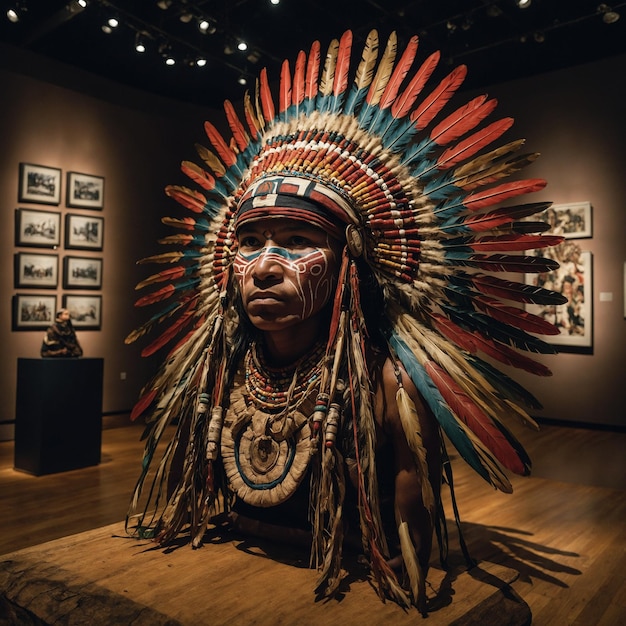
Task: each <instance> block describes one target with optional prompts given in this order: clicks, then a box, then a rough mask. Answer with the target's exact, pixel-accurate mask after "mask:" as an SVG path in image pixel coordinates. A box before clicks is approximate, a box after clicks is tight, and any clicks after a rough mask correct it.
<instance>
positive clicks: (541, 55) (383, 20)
mask: <svg viewBox="0 0 626 626" xmlns="http://www.w3.org/2000/svg"><path fill="white" fill-rule="evenodd" d="M83 4H86V6H85V7H84V8H83V7H82V6H80V3H79V0H16V1H3V2H2V6H3V11H2V14H1V15H0V41H3V42H5V43H8V44H11V45H14V46H17V47H21V48H24V49H26V50H29V51H32V52H35V53H37V54H38V55H43V56H45V57H50V58H53V59H56V60H59V61H62V62H64V63H67V64H70V65H73V66H76V67H79V68H81V69H84V70H87V71H89V72H92V73H94V74H97V75H101V76H105V77H107V78H109V79H112V80H114V81H117V82H119V83H123V84H126V85H132V86H134V87H137V88H139V89H142V90H144V91H147V92H150V93H154V94H158V95H162V96H167V97H169V98H174V99H177V100H181V101H184V102H190V103H195V104H199V105H207V106H211V107H217V106H219V105H220V104H221V102H222V101H223V100H224V98H226V97H229V98H232V99H237V98H238V97H239V96H240V95H241V94H243V91H244V90H245V89H246V88H249V87H250V86H251V85H252V86H253V85H254V77H255V76H256V75H258V72H259V71H260V69H261V68H263V67H267V69H268V72H269V75H270V77H275V78H276V77H278V76H279V73H280V63H281V61H282V60H283V59H284V58H289V59H290V60H292V61H293V60H294V59H295V57H296V55H297V53H298V51H299V50H300V49H305V50H308V48H309V46H310V44H311V42H312V41H313V40H314V39H319V40H320V41H321V43H322V47H325V46H326V45H328V43H329V42H330V40H331V39H332V38H335V37H339V36H340V35H341V34H342V33H343V31H344V30H346V29H348V28H349V29H351V30H352V31H353V34H354V41H355V43H354V49H355V50H359V49H360V47H361V46H362V45H363V42H364V40H365V37H366V36H367V33H368V32H369V31H370V30H371V29H372V28H376V29H378V31H379V33H380V35H381V38H386V37H387V36H388V34H389V33H390V32H391V31H393V30H395V31H396V32H397V34H398V39H399V47H400V49H402V48H403V47H404V45H405V44H406V42H407V41H408V40H409V38H410V37H411V36H412V35H413V34H418V35H419V37H420V48H421V50H422V54H424V58H425V55H426V54H429V53H430V52H432V51H434V50H441V51H442V59H443V60H442V67H443V68H444V69H447V68H449V66H450V65H457V64H460V63H466V64H467V65H468V67H469V75H468V79H467V80H466V83H465V85H466V86H467V87H470V88H479V87H482V86H484V85H490V84H494V83H498V82H502V81H505V80H509V79H514V78H521V77H527V76H531V75H534V74H537V73H542V72H546V71H551V70H554V69H560V68H564V67H570V66H573V65H578V64H581V63H587V62H590V61H595V60H599V59H602V58H606V57H610V56H613V55H617V54H622V53H626V0H620V1H617V0H614V1H613V2H609V4H610V7H609V6H608V5H607V4H606V3H605V4H601V3H600V2H598V1H597V0H591V1H590V0H560V1H559V0H532V1H531V3H530V6H528V7H527V8H524V9H520V8H519V7H518V6H517V1H516V0H412V1H409V0H280V3H279V4H278V5H272V4H271V2H270V0H114V1H109V0H84V2H83ZM15 6H17V7H18V11H19V13H20V19H19V21H17V22H11V21H10V20H9V19H7V17H6V15H5V14H6V11H7V9H8V8H10V7H15ZM609 9H612V11H613V12H614V13H615V14H619V13H622V14H623V15H622V16H621V19H618V20H617V21H613V22H612V23H607V22H611V20H610V19H609V16H610V15H611V14H610V13H608V14H607V12H608V11H609ZM605 14H606V15H605ZM113 16H115V17H116V18H117V19H118V20H119V25H118V26H117V27H116V28H113V29H112V32H111V33H108V34H107V33H106V32H104V31H103V28H102V27H103V25H105V23H106V22H107V20H108V19H109V18H110V17H113ZM613 17H614V16H613ZM603 18H604V19H603ZM200 19H206V20H207V21H208V22H209V24H210V26H209V29H208V31H207V32H206V33H205V34H203V33H201V32H200V30H199V28H198V24H199V20H200ZM138 37H145V39H146V51H145V52H144V53H142V54H140V53H138V52H136V51H135V41H136V39H137V38H138ZM240 39H244V40H245V41H247V42H248V45H249V47H248V50H247V51H245V52H241V51H239V50H237V48H236V45H237V43H238V42H239V40H240ZM166 54H171V55H172V58H173V59H175V61H176V62H175V64H174V65H172V66H167V65H166V64H165V56H164V55H166ZM357 54H358V53H357V52H355V53H354V55H355V56H356V55H357ZM201 57H202V58H204V59H206V65H205V66H204V67H199V66H198V65H197V63H196V62H197V60H198V59H199V58H201ZM242 77H243V78H247V80H248V87H243V86H240V85H239V84H238V81H239V80H240V79H241V78H242Z"/></svg>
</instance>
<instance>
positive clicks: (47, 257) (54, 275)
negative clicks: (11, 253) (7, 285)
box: [15, 252, 59, 289]
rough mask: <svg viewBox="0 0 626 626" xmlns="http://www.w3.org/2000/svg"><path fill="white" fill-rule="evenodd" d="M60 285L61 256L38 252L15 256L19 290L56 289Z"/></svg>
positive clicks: (22, 253) (19, 253) (21, 253)
mask: <svg viewBox="0 0 626 626" xmlns="http://www.w3.org/2000/svg"><path fill="white" fill-rule="evenodd" d="M58 284H59V256H58V255H57V254H42V253H36V252H18V253H16V254H15V287H16V288H17V289H56V288H57V286H58Z"/></svg>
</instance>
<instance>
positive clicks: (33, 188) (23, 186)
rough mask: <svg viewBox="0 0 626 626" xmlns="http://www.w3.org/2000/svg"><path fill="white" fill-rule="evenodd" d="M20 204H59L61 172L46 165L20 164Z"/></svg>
mask: <svg viewBox="0 0 626 626" xmlns="http://www.w3.org/2000/svg"><path fill="white" fill-rule="evenodd" d="M18 197H19V201H20V202H36V203H39V204H59V202H60V201H61V170H60V169H57V168H56V167H46V166H45V165H33V164H32V163H20V181H19V193H18Z"/></svg>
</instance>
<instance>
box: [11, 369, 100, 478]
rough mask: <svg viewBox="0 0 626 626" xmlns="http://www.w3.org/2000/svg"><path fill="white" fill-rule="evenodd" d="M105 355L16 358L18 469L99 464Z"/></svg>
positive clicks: (61, 468)
mask: <svg viewBox="0 0 626 626" xmlns="http://www.w3.org/2000/svg"><path fill="white" fill-rule="evenodd" d="M103 369H104V359H18V360H17V407H16V409H17V410H16V416H15V469H18V470H24V471H25V472H29V473H31V474H35V475H37V476H40V475H42V474H52V473H55V472H64V471H67V470H71V469H78V468H81V467H88V466H90V465H97V464H98V463H100V444H101V441H102V374H103Z"/></svg>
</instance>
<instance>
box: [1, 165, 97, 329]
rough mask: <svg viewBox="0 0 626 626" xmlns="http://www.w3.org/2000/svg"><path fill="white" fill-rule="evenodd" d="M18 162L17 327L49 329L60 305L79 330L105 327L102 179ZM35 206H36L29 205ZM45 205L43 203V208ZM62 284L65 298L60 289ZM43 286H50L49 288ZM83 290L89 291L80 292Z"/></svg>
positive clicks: (15, 312)
mask: <svg viewBox="0 0 626 626" xmlns="http://www.w3.org/2000/svg"><path fill="white" fill-rule="evenodd" d="M62 183H63V180H62V170H61V169H59V168H56V167H48V166H44V165H35V164H32V163H20V166H19V182H18V202H19V204H20V206H19V207H18V208H17V209H16V211H15V246H16V248H17V250H16V252H15V288H16V289H17V290H19V293H16V294H15V295H14V296H13V317H12V319H13V330H41V329H46V328H47V327H48V326H49V325H50V324H51V323H52V322H53V321H54V318H55V314H56V311H57V310H58V309H59V308H66V309H68V310H69V311H70V315H71V320H72V324H73V325H74V327H75V328H77V329H83V330H100V329H101V327H102V294H101V293H94V292H97V291H101V290H102V269H103V258H102V256H101V255H100V254H98V253H102V250H103V244H104V217H102V216H101V215H98V214H97V213H94V211H102V210H103V209H104V177H102V176H96V175H92V174H83V173H80V172H67V173H66V180H65V207H66V210H65V211H62V210H60V205H61V198H62V193H61V191H62ZM30 204H34V205H37V207H36V208H32V207H31V206H26V205H30ZM44 205H45V206H44ZM59 284H61V285H62V288H63V291H64V292H65V291H67V292H68V293H63V295H62V298H61V302H60V303H59V302H58V301H57V300H58V298H57V294H56V293H50V290H58V288H59ZM45 290H48V291H47V292H46V291H45ZM82 292H85V293H82Z"/></svg>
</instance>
